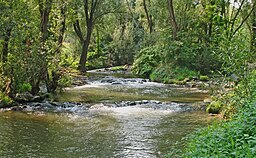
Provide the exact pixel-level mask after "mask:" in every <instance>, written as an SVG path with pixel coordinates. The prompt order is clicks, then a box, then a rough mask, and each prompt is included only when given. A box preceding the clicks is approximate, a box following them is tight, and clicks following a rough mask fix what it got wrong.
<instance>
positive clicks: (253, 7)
mask: <svg viewBox="0 0 256 158" xmlns="http://www.w3.org/2000/svg"><path fill="white" fill-rule="evenodd" d="M255 5H256V3H254V4H253V6H252V10H251V11H250V13H249V14H248V15H247V16H246V17H245V18H244V20H243V21H242V23H241V24H240V25H239V26H238V27H237V28H236V30H235V31H234V33H233V34H232V36H231V38H232V37H234V36H235V34H236V33H237V31H238V30H239V29H240V28H241V27H242V26H243V24H244V23H245V22H246V20H247V19H248V18H249V17H250V15H251V14H252V13H253V11H254V9H255Z"/></svg>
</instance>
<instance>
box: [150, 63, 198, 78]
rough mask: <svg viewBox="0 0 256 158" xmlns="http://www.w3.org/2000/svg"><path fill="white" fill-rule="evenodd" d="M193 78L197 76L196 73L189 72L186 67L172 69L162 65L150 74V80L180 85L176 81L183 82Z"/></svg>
mask: <svg viewBox="0 0 256 158" xmlns="http://www.w3.org/2000/svg"><path fill="white" fill-rule="evenodd" d="M194 76H198V74H197V72H195V71H193V70H189V69H188V68H186V67H176V68H173V67H171V66H169V65H164V64H162V65H160V66H159V67H158V68H157V69H156V70H154V71H153V72H152V73H151V74H150V79H151V80H152V81H158V82H164V83H182V82H177V81H184V80H186V79H187V78H192V77H194Z"/></svg>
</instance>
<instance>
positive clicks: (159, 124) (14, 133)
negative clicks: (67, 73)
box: [0, 76, 210, 158]
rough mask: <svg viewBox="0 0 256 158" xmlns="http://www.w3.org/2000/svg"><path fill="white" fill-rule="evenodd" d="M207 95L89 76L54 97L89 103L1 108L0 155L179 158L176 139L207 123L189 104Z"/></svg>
mask: <svg viewBox="0 0 256 158" xmlns="http://www.w3.org/2000/svg"><path fill="white" fill-rule="evenodd" d="M207 96H208V95H207V94H206V93H204V92H201V91H198V90H197V89H187V88H179V87H175V86H171V85H163V84H159V83H153V82H149V81H147V80H143V79H138V78H135V79H134V78H116V77H110V76H96V77H95V76H94V77H93V78H92V79H90V80H89V84H88V85H85V86H80V87H76V88H72V89H68V90H66V91H65V92H64V93H62V94H59V95H57V96H56V101H59V102H65V101H73V102H82V103H84V104H85V105H87V106H88V107H90V108H76V110H73V111H68V112H67V111H62V112H61V111H57V112H56V111H50V112H49V111H48V112H47V111H33V110H27V111H26V110H25V111H22V112H14V111H7V112H1V113H0V157H7V158H8V157H10V158H13V157H14V158H15V157H60V158H65V157H67V158H71V157H74V158H76V157H89V158H98V157H100V158H101V157H102V158H108V157H109V158H112V157H116V158H135V157H138V158H143V157H145V158H154V157H164V155H166V154H168V153H170V152H172V153H174V156H172V157H179V154H180V152H179V151H180V150H181V149H182V148H183V146H184V141H183V140H182V138H183V137H185V136H186V135H187V134H189V133H191V132H193V131H194V130H195V129H197V128H200V127H204V126H206V125H207V124H208V123H209V122H210V118H209V116H208V115H207V114H206V113H205V112H203V111H197V110H194V109H193V108H192V107H191V103H192V102H195V101H200V100H203V99H204V98H206V97H207ZM79 107H81V106H79Z"/></svg>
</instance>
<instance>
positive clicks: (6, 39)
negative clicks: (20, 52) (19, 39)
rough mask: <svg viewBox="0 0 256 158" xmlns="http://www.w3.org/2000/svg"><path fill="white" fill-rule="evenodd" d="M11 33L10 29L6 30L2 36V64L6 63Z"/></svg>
mask: <svg viewBox="0 0 256 158" xmlns="http://www.w3.org/2000/svg"><path fill="white" fill-rule="evenodd" d="M11 32H12V29H7V30H6V34H5V36H4V42H3V49H2V55H3V56H2V62H4V63H5V62H6V61H7V56H8V51H9V50H8V46H9V41H10V38H11Z"/></svg>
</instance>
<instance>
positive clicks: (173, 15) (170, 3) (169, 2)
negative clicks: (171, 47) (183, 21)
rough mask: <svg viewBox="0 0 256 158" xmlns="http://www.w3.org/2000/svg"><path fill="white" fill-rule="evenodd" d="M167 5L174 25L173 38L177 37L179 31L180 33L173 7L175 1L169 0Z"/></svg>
mask: <svg viewBox="0 0 256 158" xmlns="http://www.w3.org/2000/svg"><path fill="white" fill-rule="evenodd" d="M167 7H168V12H169V16H170V23H171V26H172V29H173V30H172V31H173V38H174V39H176V38H177V33H178V25H177V22H176V19H175V14H174V9H173V1H172V0H167Z"/></svg>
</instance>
